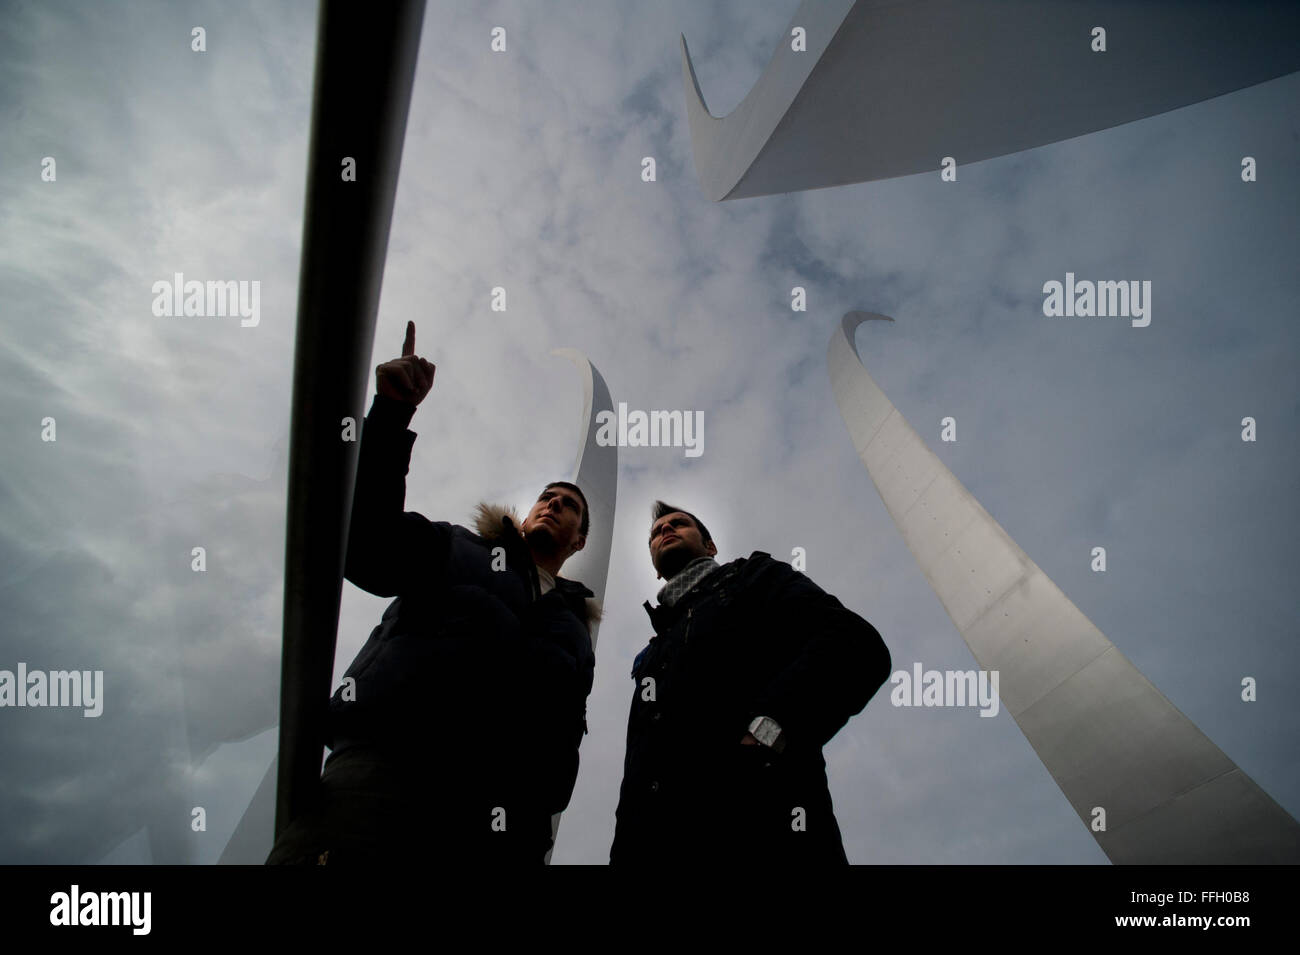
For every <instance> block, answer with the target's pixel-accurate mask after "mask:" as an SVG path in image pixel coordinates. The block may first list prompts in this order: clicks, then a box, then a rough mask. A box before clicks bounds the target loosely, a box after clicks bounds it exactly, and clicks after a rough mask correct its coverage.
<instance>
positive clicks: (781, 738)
mask: <svg viewBox="0 0 1300 955" xmlns="http://www.w3.org/2000/svg"><path fill="white" fill-rule="evenodd" d="M749 732H750V733H751V734H753V737H754V739H756V740H758V741H759V742H760V743H762V744H763V745H764V746H766V747H767V748H768V749H770V750H771V751H772V752H774V753H779V752H781V750H783V749H785V734H784V733H783V732H782V731H781V724H780V723H778V722H777V721H776V720H774V719H772V718H771V717H770V716H756V717H754V721H753V722H752V723H750V724H749Z"/></svg>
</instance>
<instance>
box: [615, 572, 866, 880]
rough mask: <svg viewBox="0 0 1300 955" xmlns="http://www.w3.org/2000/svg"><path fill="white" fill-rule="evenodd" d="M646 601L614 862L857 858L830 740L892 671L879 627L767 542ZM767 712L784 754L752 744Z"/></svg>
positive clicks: (785, 861) (809, 861) (808, 861)
mask: <svg viewBox="0 0 1300 955" xmlns="http://www.w3.org/2000/svg"><path fill="white" fill-rule="evenodd" d="M645 606H646V610H647V612H648V613H649V614H650V618H651V622H652V624H653V626H654V629H655V636H654V637H652V638H651V639H650V644H649V646H647V647H646V648H645V650H643V651H642V652H641V654H640V655H638V657H637V658H636V661H635V663H634V664H633V669H632V677H633V679H634V680H635V682H636V688H635V691H634V694H633V697H632V711H631V714H630V716H629V718H628V729H627V755H626V758H625V762H624V770H623V785H622V789H621V791H620V793H619V804H618V810H617V817H618V819H617V824H616V827H615V832H614V844H613V846H612V848H611V850H610V862H611V863H616V864H620V863H632V864H643V865H680V864H682V863H683V862H691V861H699V862H706V863H709V862H712V863H718V864H726V865H731V864H737V865H754V864H758V865H778V864H790V863H793V864H800V863H805V864H823V863H844V862H846V861H847V859H846V857H845V853H844V848H843V843H842V841H841V838H840V831H839V827H838V825H837V823H836V821H835V815H834V812H833V810H832V807H831V798H830V791H829V789H828V787H827V782H826V764H825V761H824V760H823V758H822V753H821V749H822V746H824V745H825V744H826V742H827V741H828V740H829V739H830V738H831V737H832V736H834V735H835V733H836V732H837V731H838V730H839V729H840V727H842V726H843V725H844V724H845V723H846V722H847V721H848V719H849V717H851V716H852V715H853V714H855V713H857V712H859V711H860V710H862V708H863V707H864V706H866V704H867V701H868V700H870V699H871V697H872V696H873V695H874V694H875V692H876V690H877V689H879V687H880V686H881V685H882V684H883V683H884V682H885V680H886V679H888V677H889V672H890V657H889V651H888V649H886V647H885V644H884V642H883V641H882V640H881V638H880V634H879V633H877V632H876V630H875V628H874V627H872V626H871V624H869V623H867V622H866V621H865V620H863V619H862V618H861V617H859V616H857V615H856V614H854V613H852V612H851V611H849V610H847V609H845V608H844V606H843V605H842V604H841V603H840V602H839V601H838V600H836V599H835V598H834V597H832V596H831V595H830V594H827V593H826V592H825V591H823V590H822V589H821V588H820V587H818V586H817V585H816V584H814V583H813V582H812V581H811V580H809V579H808V578H807V577H805V576H804V575H803V574H801V573H799V572H798V571H795V570H794V569H792V568H791V567H790V565H789V564H784V563H782V562H780V561H777V560H773V559H772V558H771V557H769V556H768V555H767V554H764V553H761V552H757V551H756V552H755V553H754V554H752V555H751V556H750V557H748V558H742V559H739V560H734V561H732V562H731V563H729V564H726V565H724V566H723V567H721V568H719V569H718V570H716V571H715V572H714V573H713V574H711V575H710V576H708V577H706V578H705V579H704V580H703V581H702V582H701V583H700V584H698V585H697V586H696V587H695V588H694V589H693V590H691V591H690V592H688V593H687V594H686V595H685V596H684V597H683V598H682V599H681V600H679V601H678V602H677V603H676V604H674V605H673V606H672V607H656V608H651V606H650V604H649V603H647V604H646V605H645ZM648 681H653V683H652V684H651V683H650V682H648ZM652 696H653V699H651V697H652ZM758 716H767V717H770V718H771V719H773V720H775V721H776V722H777V723H779V724H780V726H781V728H782V729H783V731H784V733H785V738H786V746H785V749H784V750H783V751H782V752H781V753H779V754H778V753H775V752H773V751H772V750H770V749H769V748H767V747H765V746H753V745H742V744H741V742H740V741H741V739H742V738H743V737H744V736H745V735H746V733H747V732H748V730H749V724H750V722H751V721H752V720H753V719H754V718H755V717H758ZM857 808H860V807H855V809H857Z"/></svg>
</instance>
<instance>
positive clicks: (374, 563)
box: [267, 323, 599, 866]
mask: <svg viewBox="0 0 1300 955" xmlns="http://www.w3.org/2000/svg"><path fill="white" fill-rule="evenodd" d="M433 376H434V366H433V365H432V364H431V363H430V362H428V361H426V360H424V359H422V358H419V357H417V356H416V355H415V325H414V323H408V325H407V332H406V341H405V343H404V344H403V347H402V357H401V358H399V359H396V360H394V361H390V362H385V363H384V364H381V365H380V366H379V367H378V368H377V369H376V370H375V377H376V384H377V391H378V393H377V394H376V396H375V399H374V403H373V404H372V405H371V409H370V414H369V415H367V417H366V420H365V425H364V427H363V430H362V437H361V451H360V460H359V463H358V466H357V484H356V491H355V494H354V497H353V505H352V517H351V530H350V531H349V537H348V554H347V562H346V572H345V576H346V577H347V579H348V580H350V581H352V582H353V583H354V584H356V585H357V586H358V587H361V588H362V589H363V590H367V591H369V592H370V593H372V594H376V595H378V596H383V597H396V598H397V599H396V600H394V601H393V602H392V603H391V604H390V605H389V607H388V609H387V610H386V611H385V612H384V615H383V619H382V620H381V621H380V623H379V625H378V626H377V627H375V629H374V631H373V632H372V633H371V635H370V639H369V640H368V641H367V642H366V644H365V646H364V647H362V648H361V651H360V653H358V654H357V657H356V659H355V660H353V661H352V665H351V666H350V667H349V668H348V670H347V673H346V674H345V677H344V680H343V686H341V687H340V688H339V690H338V691H336V692H335V694H334V696H333V698H332V699H331V700H330V719H329V732H330V739H329V744H330V748H331V749H332V753H331V755H330V757H329V759H328V760H327V761H326V763H325V769H324V772H323V773H322V775H321V791H320V798H319V800H318V802H317V804H316V805H315V806H313V807H312V808H311V809H310V810H308V811H307V812H304V813H303V814H302V815H301V816H299V817H298V818H297V819H295V820H294V821H293V822H292V823H291V824H290V825H289V826H288V827H287V828H286V829H285V831H284V832H283V833H282V834H281V836H280V838H279V839H277V840H276V844H275V847H274V848H273V849H272V851H271V854H270V857H269V858H268V859H267V862H268V863H270V864H277V863H290V864H293V863H297V864H327V865H328V864H340V863H354V862H355V863H379V862H382V863H393V862H401V863H404V864H409V863H416V864H418V863H420V862H428V863H435V864H438V865H439V866H441V865H442V864H444V863H448V862H455V863H461V864H473V865H478V864H492V863H541V862H542V861H543V860H544V857H545V854H546V852H547V851H548V850H549V848H550V845H551V824H550V820H551V815H552V814H553V813H556V812H559V811H560V810H562V809H564V807H565V806H566V805H567V804H568V801H569V797H570V795H571V794H572V792H573V785H574V781H575V779H576V778H577V773H578V745H579V743H580V742H581V741H582V736H583V733H584V732H585V731H586V721H585V715H586V699H587V694H588V693H589V692H590V690H591V682H592V673H593V669H594V666H595V657H594V655H593V653H592V645H591V637H590V632H589V624H590V622H591V621H592V620H594V619H595V618H596V616H597V615H598V613H599V611H598V608H597V607H596V603H595V601H594V600H592V599H590V598H591V597H592V593H591V591H590V590H588V589H587V588H586V587H584V586H583V585H582V584H580V583H578V582H577V581H572V580H566V579H565V578H563V577H560V576H559V570H560V568H561V566H562V565H563V564H564V561H565V560H566V559H568V558H569V557H570V556H571V555H573V554H574V553H576V552H577V551H579V550H581V549H582V548H583V546H584V544H585V543H586V535H587V531H588V514H587V502H586V498H585V497H584V496H583V494H582V491H581V490H579V489H578V488H577V487H576V486H575V485H572V484H568V483H566V482H554V483H551V484H548V485H547V486H546V487H545V488H544V489H543V491H542V493H541V494H540V495H539V497H538V498H537V501H536V503H535V504H534V505H533V507H532V509H531V510H530V511H529V512H528V516H527V517H526V518H525V519H524V520H523V522H522V523H521V522H520V521H519V519H518V518H517V517H516V516H515V515H514V514H512V513H511V512H510V511H508V510H507V509H505V508H500V507H490V506H488V505H483V504H481V505H479V512H478V520H477V521H476V524H475V528H474V530H469V529H467V528H465V527H461V526H458V525H454V524H449V523H446V522H441V521H438V522H435V521H430V520H428V519H427V518H425V517H423V516H422V515H420V514H417V513H414V512H411V511H406V512H404V511H403V506H404V504H403V502H404V500H405V496H406V482H405V477H406V473H407V471H408V469H409V466H410V455H411V447H412V445H413V443H414V441H415V437H416V436H415V434H414V433H413V432H411V431H409V430H407V427H406V426H407V424H408V423H409V422H410V420H411V417H412V415H414V413H415V409H416V406H417V405H418V404H419V403H420V402H421V401H422V400H423V399H424V397H425V395H426V394H428V392H429V389H430V387H432V384H433Z"/></svg>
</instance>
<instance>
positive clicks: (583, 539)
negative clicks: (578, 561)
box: [573, 534, 587, 554]
mask: <svg viewBox="0 0 1300 955" xmlns="http://www.w3.org/2000/svg"><path fill="white" fill-rule="evenodd" d="M586 546H587V535H586V534H582V535H580V536H579V537H578V543H576V544H574V545H573V552H574V553H575V554H576V553H577V552H578V551H580V550H582V549H583V548H584V547H586Z"/></svg>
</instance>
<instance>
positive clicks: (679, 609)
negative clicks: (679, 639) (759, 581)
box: [642, 552, 757, 633]
mask: <svg viewBox="0 0 1300 955" xmlns="http://www.w3.org/2000/svg"><path fill="white" fill-rule="evenodd" d="M755 553H757V552H755ZM748 562H749V558H746V557H737V558H736V559H735V560H733V561H731V562H730V563H726V564H723V565H722V566H721V567H719V568H718V569H717V570H715V571H713V572H711V573H710V574H709V575H708V576H707V577H705V578H704V579H703V580H701V581H700V582H699V583H698V584H696V585H695V586H694V587H692V588H691V589H690V590H689V591H688V592H687V593H685V594H684V595H683V596H682V597H681V599H680V600H678V601H677V603H675V604H673V605H672V606H663V605H660V606H658V607H652V606H650V601H648V600H647V601H646V602H645V603H644V604H642V606H643V607H645V612H646V613H647V614H648V615H649V616H650V624H651V625H652V626H653V627H654V629H655V633H663V632H664V631H666V630H668V629H669V628H670V627H671V626H672V625H673V624H674V623H676V622H677V619H678V618H679V617H680V616H681V615H682V614H683V613H685V612H686V611H687V609H688V608H690V607H692V606H694V605H695V604H697V603H699V602H700V601H701V600H703V599H705V597H706V595H708V594H711V593H713V592H714V591H716V590H720V589H721V588H722V587H723V586H724V585H726V584H727V583H729V582H731V581H732V580H735V579H736V576H737V575H738V574H740V572H741V571H742V570H744V568H745V565H746V564H747V563H748Z"/></svg>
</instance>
